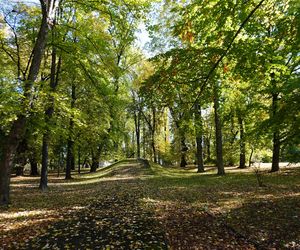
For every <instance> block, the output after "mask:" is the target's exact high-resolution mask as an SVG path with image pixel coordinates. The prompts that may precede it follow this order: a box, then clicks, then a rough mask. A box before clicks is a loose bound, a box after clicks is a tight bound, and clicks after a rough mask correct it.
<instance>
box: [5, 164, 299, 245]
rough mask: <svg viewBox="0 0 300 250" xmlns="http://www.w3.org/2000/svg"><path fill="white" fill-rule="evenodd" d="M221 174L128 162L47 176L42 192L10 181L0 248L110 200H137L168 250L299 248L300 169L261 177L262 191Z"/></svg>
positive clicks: (250, 176) (32, 180)
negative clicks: (160, 232) (150, 215)
mask: <svg viewBox="0 0 300 250" xmlns="http://www.w3.org/2000/svg"><path fill="white" fill-rule="evenodd" d="M226 172H227V174H226V175H225V176H222V177H221V176H218V175H216V169H214V168H209V170H208V171H207V172H205V173H203V174H199V173H196V169H195V168H193V167H190V168H189V169H188V170H183V169H178V168H163V167H161V166H159V165H157V164H151V166H150V167H148V168H147V167H145V166H143V165H141V164H139V162H137V161H136V160H132V159H127V160H124V161H121V162H118V163H115V164H113V165H111V166H108V167H105V168H102V169H100V170H99V171H97V172H96V173H83V174H80V175H79V174H74V175H73V176H74V179H72V180H68V181H66V180H64V179H63V177H56V174H50V176H49V191H48V192H46V193H42V192H40V191H39V190H38V188H37V187H38V182H39V178H38V177H28V176H25V177H16V178H12V185H11V186H12V188H11V198H12V204H11V206H10V207H9V209H8V210H6V211H1V212H0V235H1V234H2V235H3V237H2V238H0V245H3V246H6V247H7V248H16V249H17V248H18V246H19V247H20V246H21V242H22V241H24V239H26V238H28V237H29V239H35V237H36V235H38V234H41V233H43V232H46V231H47V230H48V227H49V225H53V227H54V225H55V223H58V222H59V221H64V220H65V216H64V215H65V214H72V216H75V215H74V214H76V216H77V214H78V211H79V212H80V213H83V214H84V213H85V212H83V211H86V210H88V209H89V206H90V205H91V204H95V203H97V202H99V201H100V200H103V202H104V203H105V202H106V200H107V199H111V197H121V198H119V200H124V199H127V198H128V197H131V198H128V199H129V200H131V199H133V198H132V197H135V196H136V198H134V199H133V200H138V201H139V204H140V206H141V208H142V210H141V211H148V212H149V213H153V214H154V217H155V220H156V221H159V223H160V224H161V228H162V230H163V231H164V233H165V235H166V238H167V239H168V244H169V247H170V248H173V249H177V248H180V247H181V248H183V249H185V246H186V244H188V245H189V246H190V247H193V246H199V245H201V244H209V245H210V246H211V247H212V248H214V247H215V248H217V247H224V246H226V244H229V245H230V246H232V247H234V248H236V247H237V248H243V249H247V248H248V249H252V248H257V247H258V246H260V247H266V248H272V247H275V248H276V247H277V248H291V247H300V178H299V177H300V168H299V166H298V167H297V166H296V167H295V166H294V167H286V168H283V169H282V171H280V172H279V173H267V171H266V170H262V181H263V183H264V185H265V187H263V188H262V187H259V186H258V183H257V179H256V176H255V174H254V171H253V170H251V169H246V170H240V169H237V168H234V167H231V168H227V169H226ZM109 202H112V201H109ZM118 209H120V208H118ZM74 220H76V218H75V219H74ZM203 225H206V228H203ZM187 228H188V229H187ZM220 228H223V230H222V232H221V231H220V232H219V229H220ZM224 232H225V233H224ZM201 234H203V237H198V236H199V235H201ZM196 236H197V237H198V238H197V237H196ZM178 239H181V240H178ZM220 239H222V240H223V241H220ZM241 239H243V240H242V241H241ZM185 241H187V242H188V243H185ZM13 242H15V243H13ZM205 242H207V243H205ZM1 243H2V244H1ZM204 246H205V245H204ZM20 248H22V247H20ZM186 249H187V248H186Z"/></svg>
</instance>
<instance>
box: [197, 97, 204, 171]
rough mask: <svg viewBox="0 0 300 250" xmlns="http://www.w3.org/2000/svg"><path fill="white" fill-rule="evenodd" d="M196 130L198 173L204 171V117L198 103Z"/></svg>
mask: <svg viewBox="0 0 300 250" xmlns="http://www.w3.org/2000/svg"><path fill="white" fill-rule="evenodd" d="M195 130H196V147H197V149H196V159H197V168H198V173H203V172H204V163H203V147H202V131H203V128H202V117H201V106H200V105H199V104H198V103H197V104H196V105H195Z"/></svg>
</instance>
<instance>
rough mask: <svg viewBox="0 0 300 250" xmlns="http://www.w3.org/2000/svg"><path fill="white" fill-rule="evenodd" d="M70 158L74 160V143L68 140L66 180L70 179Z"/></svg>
mask: <svg viewBox="0 0 300 250" xmlns="http://www.w3.org/2000/svg"><path fill="white" fill-rule="evenodd" d="M72 158H73V159H74V142H73V141H72V140H70V139H69V140H68V145H67V162H66V177H65V179H66V180H68V179H72V176H71V170H72Z"/></svg>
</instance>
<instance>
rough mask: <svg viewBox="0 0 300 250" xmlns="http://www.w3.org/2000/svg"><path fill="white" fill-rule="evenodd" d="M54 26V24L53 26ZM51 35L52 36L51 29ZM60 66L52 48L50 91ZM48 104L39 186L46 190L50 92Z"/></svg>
mask: <svg viewBox="0 0 300 250" xmlns="http://www.w3.org/2000/svg"><path fill="white" fill-rule="evenodd" d="M53 28H54V26H53ZM52 36H54V33H53V29H52ZM60 66H61V57H60V58H59V61H58V66H57V69H56V48H55V47H53V48H52V56H51V74H50V92H51V93H54V92H55V91H56V87H57V85H58V75H59V71H60ZM48 100H49V106H48V108H47V109H46V111H45V123H46V128H45V132H44V134H43V145H42V169H41V180H40V186H39V188H40V189H41V190H42V191H46V190H47V189H48V176H47V175H48V161H49V159H48V157H49V156H48V150H49V142H50V131H51V129H50V123H51V120H52V116H53V113H54V98H53V95H52V94H50V95H49V97H48Z"/></svg>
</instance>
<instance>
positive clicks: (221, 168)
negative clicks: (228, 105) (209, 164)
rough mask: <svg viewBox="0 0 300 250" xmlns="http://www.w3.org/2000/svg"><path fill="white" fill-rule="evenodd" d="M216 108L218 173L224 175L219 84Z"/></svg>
mask: <svg viewBox="0 0 300 250" xmlns="http://www.w3.org/2000/svg"><path fill="white" fill-rule="evenodd" d="M214 110H215V112H214V113H215V133H216V155H217V168H218V175H224V174H225V170H224V164H223V148H222V147H223V145H222V144H223V142H222V128H221V121H220V116H219V93H218V89H217V86H214Z"/></svg>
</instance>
